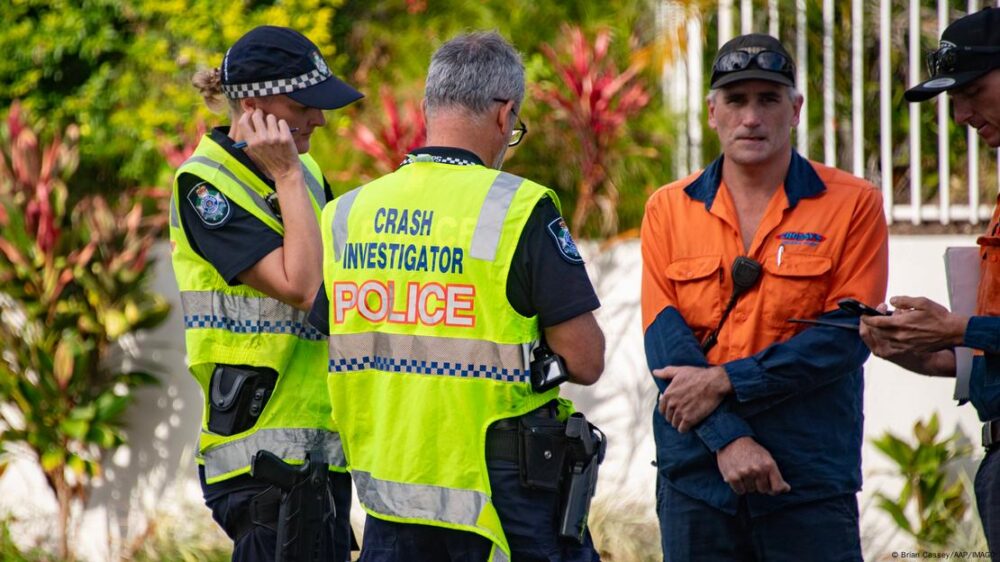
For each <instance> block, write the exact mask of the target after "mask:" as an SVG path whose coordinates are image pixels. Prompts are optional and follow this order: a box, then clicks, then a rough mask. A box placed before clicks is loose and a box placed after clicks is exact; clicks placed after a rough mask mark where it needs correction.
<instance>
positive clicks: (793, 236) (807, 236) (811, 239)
mask: <svg viewBox="0 0 1000 562" xmlns="http://www.w3.org/2000/svg"><path fill="white" fill-rule="evenodd" d="M775 238H777V239H778V240H781V241H782V242H783V243H785V244H793V245H794V244H804V245H806V246H818V245H819V243H820V242H822V241H824V240H826V236H823V235H822V234H819V233H816V232H782V233H781V234H779V235H777V236H775Z"/></svg>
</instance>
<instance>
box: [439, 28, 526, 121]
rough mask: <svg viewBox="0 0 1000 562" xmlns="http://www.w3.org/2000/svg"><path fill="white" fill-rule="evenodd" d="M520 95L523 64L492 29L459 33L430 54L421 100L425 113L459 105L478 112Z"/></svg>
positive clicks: (516, 103) (518, 102)
mask: <svg viewBox="0 0 1000 562" xmlns="http://www.w3.org/2000/svg"><path fill="white" fill-rule="evenodd" d="M494 99H501V100H512V101H513V102H514V110H515V111H518V110H519V109H520V107H521V101H522V100H523V99H524V64H523V63H522V62H521V55H520V54H518V52H517V51H516V50H515V49H514V47H513V46H512V45H511V44H510V43H508V42H507V40H506V39H504V38H503V37H501V36H500V34H499V33H497V32H495V31H479V32H475V33H469V34H467V35H459V36H458V37H455V38H454V39H452V40H450V41H448V42H447V43H445V44H444V45H442V46H441V48H439V49H438V50H437V51H436V52H435V53H434V56H433V57H431V66H430V69H429V70H428V71H427V85H426V87H425V89H424V102H425V103H426V108H427V113H428V114H433V113H434V111H435V110H436V109H439V108H447V107H456V106H460V107H463V108H465V109H467V110H468V111H470V112H471V113H473V114H475V115H478V114H481V113H484V112H485V111H487V110H488V109H489V108H490V106H491V105H493V104H495V103H496V102H495V101H494Z"/></svg>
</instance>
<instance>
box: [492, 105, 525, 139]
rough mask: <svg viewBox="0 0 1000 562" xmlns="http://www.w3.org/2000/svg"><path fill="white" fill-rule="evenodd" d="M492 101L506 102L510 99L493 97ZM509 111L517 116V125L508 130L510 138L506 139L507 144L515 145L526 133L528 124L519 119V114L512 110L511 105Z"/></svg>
mask: <svg viewBox="0 0 1000 562" xmlns="http://www.w3.org/2000/svg"><path fill="white" fill-rule="evenodd" d="M493 101H495V102H498V103H507V102H509V101H510V100H505V99H502V98H493ZM510 112H511V113H513V114H514V117H517V126H516V127H514V130H513V131H511V132H510V140H509V141H507V146H517V145H518V144H519V143H520V142H521V140H522V139H524V135H526V134H528V126H527V125H525V124H524V121H522V120H521V116H520V115H518V114H517V112H516V111H514V108H513V107H511V108H510Z"/></svg>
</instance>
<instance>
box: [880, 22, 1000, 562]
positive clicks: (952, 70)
mask: <svg viewBox="0 0 1000 562" xmlns="http://www.w3.org/2000/svg"><path fill="white" fill-rule="evenodd" d="M928 62H929V65H928V66H929V67H930V70H931V77H930V79H929V80H927V81H926V82H924V83H922V84H919V85H917V86H914V87H913V88H911V89H909V90H907V91H906V94H905V97H906V99H907V100H908V101H910V102H919V101H924V100H928V99H931V98H933V97H934V96H937V95H938V94H940V93H941V92H948V93H949V94H950V96H951V100H952V104H953V105H954V107H953V109H952V111H953V115H954V116H955V122H956V123H958V124H960V125H969V126H971V127H974V128H975V129H976V130H977V131H978V132H979V136H981V137H982V138H983V140H985V141H986V143H987V144H989V145H990V146H991V147H994V148H996V147H998V146H1000V8H986V9H984V10H982V11H979V12H976V13H973V14H970V15H968V16H965V17H963V18H961V19H959V20H956V21H955V22H954V23H952V24H951V25H949V26H948V28H947V29H945V30H944V33H942V34H941V45H940V47H939V48H938V50H937V51H935V52H933V53H931V54H930V57H929V61H928ZM977 242H978V243H979V246H980V253H981V254H982V258H983V259H982V265H981V269H980V277H979V293H978V299H977V302H976V305H977V308H976V313H975V315H974V316H972V317H971V318H970V317H966V316H962V315H959V314H953V313H950V312H948V310H947V309H946V308H945V307H943V306H941V305H939V304H937V303H935V302H933V301H931V300H928V299H926V298H913V297H905V296H899V297H893V298H892V299H891V300H890V302H891V304H892V305H893V306H894V307H896V312H894V313H893V314H892V316H887V317H878V318H868V317H865V318H864V319H863V321H862V326H861V337H862V338H864V340H865V342H866V343H867V344H868V345H869V346H870V347H871V350H872V352H873V353H875V355H877V356H879V357H884V358H886V359H888V360H890V361H892V362H894V363H897V364H899V365H901V366H903V367H905V368H907V369H909V370H911V371H915V372H917V373H921V374H925V375H931V376H943V377H954V376H955V352H954V348H955V347H956V346H964V347H971V348H972V349H974V350H976V352H977V354H976V356H975V357H974V358H973V363H972V373H971V377H970V380H969V400H970V401H971V402H972V404H973V406H975V407H976V412H977V413H978V414H979V419H981V420H982V421H984V422H986V424H985V426H984V427H983V446H984V447H986V457H985V458H984V459H983V462H982V464H981V465H980V466H979V472H978V473H977V474H976V482H975V488H976V502H977V504H978V506H979V515H980V517H981V518H982V520H983V528H984V530H985V531H986V539H987V541H988V542H989V545H990V550H992V551H996V550H998V549H1000V489H998V488H1000V454H997V452H996V451H997V448H998V445H1000V385H998V384H997V383H998V382H1000V201H998V204H997V207H996V209H995V210H994V211H993V219H992V220H991V221H990V224H989V227H988V228H987V229H986V234H985V235H984V236H981V237H980V238H979V239H978V241H977ZM882 309H883V310H885V307H884V306H882Z"/></svg>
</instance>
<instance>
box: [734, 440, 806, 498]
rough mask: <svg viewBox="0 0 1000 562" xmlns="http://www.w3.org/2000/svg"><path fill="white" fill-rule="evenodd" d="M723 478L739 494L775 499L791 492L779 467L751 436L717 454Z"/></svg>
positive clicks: (735, 442) (736, 441)
mask: <svg viewBox="0 0 1000 562" xmlns="http://www.w3.org/2000/svg"><path fill="white" fill-rule="evenodd" d="M715 456H716V460H717V461H718V463H719V472H720V473H722V479H723V480H725V481H726V484H729V486H730V487H731V488H732V489H733V491H734V492H736V493H737V494H740V495H743V494H768V495H770V496H776V495H778V494H783V493H785V492H787V491H789V490H791V489H792V487H791V486H789V485H788V482H785V479H784V478H782V477H781V472H780V471H779V470H778V464H777V463H775V462H774V457H772V456H771V453H769V452H767V449H765V448H764V447H761V446H760V444H759V443H757V442H756V441H754V439H753V438H752V437H740V438H739V439H737V440H735V441H733V442H732V443H730V444H728V445H726V446H725V447H723V448H721V449H719V451H718V452H717V453H716V454H715Z"/></svg>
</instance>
